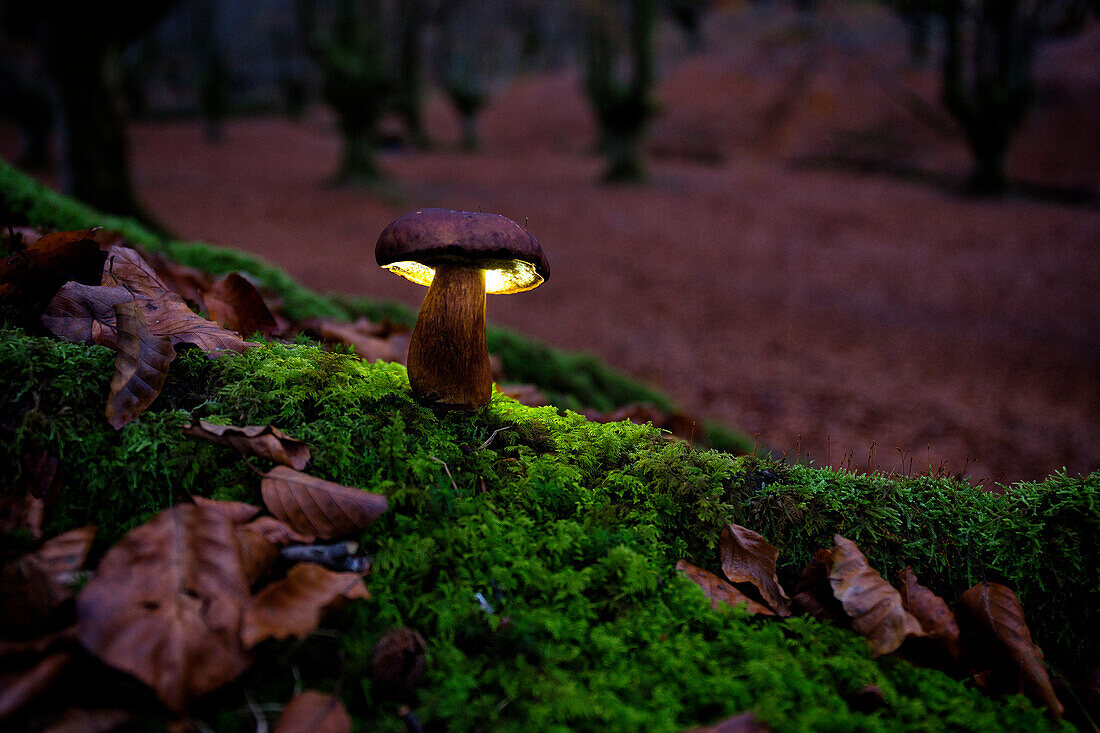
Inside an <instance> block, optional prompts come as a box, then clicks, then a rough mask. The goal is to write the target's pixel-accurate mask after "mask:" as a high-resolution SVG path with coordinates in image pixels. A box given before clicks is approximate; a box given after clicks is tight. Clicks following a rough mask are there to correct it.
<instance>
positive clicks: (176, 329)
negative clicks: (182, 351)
mask: <svg viewBox="0 0 1100 733" xmlns="http://www.w3.org/2000/svg"><path fill="white" fill-rule="evenodd" d="M102 284H103V285H104V286H105V287H113V286H122V287H124V288H125V289H126V290H127V291H128V292H130V293H132V294H133V295H134V296H135V297H136V299H137V300H138V302H140V303H141V306H142V309H143V310H144V311H145V318H146V321H147V322H148V323H149V328H150V329H151V330H152V331H153V333H155V334H157V335H158V336H167V337H169V338H171V339H172V343H177V344H178V343H187V344H191V345H193V346H197V347H198V348H200V349H202V350H203V351H204V352H206V353H207V354H209V355H210V356H211V357H218V356H221V355H222V354H225V353H228V352H241V351H244V350H245V349H248V348H250V347H252V346H255V344H254V343H251V342H249V341H245V340H244V339H242V338H241V336H240V334H237V333H234V332H233V331H229V330H226V329H224V328H222V327H221V326H219V325H218V324H216V323H214V322H213V321H208V320H207V319H205V318H203V317H202V316H200V315H198V314H196V313H194V312H193V311H192V310H191V309H190V308H188V307H187V303H185V302H184V300H183V298H182V297H180V295H179V294H178V293H174V292H172V291H171V290H169V289H168V288H167V286H165V284H164V283H163V282H161V280H160V278H158V277H157V274H156V272H155V271H154V270H153V268H152V267H151V266H150V265H149V263H147V262H146V261H145V260H144V259H142V257H141V255H140V254H138V253H137V252H136V251H135V250H132V249H130V248H129V247H114V248H112V249H111V252H110V255H109V256H108V258H107V262H106V263H104V265H103V281H102Z"/></svg>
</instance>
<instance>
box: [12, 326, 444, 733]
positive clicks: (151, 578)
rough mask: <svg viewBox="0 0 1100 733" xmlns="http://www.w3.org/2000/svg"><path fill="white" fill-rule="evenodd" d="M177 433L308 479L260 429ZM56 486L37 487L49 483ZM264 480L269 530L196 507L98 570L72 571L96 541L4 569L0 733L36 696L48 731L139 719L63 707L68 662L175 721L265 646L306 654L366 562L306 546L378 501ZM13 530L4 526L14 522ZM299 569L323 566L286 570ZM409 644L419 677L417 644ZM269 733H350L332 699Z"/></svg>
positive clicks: (87, 531) (377, 507) (314, 696)
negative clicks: (114, 678) (293, 644)
mask: <svg viewBox="0 0 1100 733" xmlns="http://www.w3.org/2000/svg"><path fill="white" fill-rule="evenodd" d="M124 319H125V316H124V317H122V318H120V322H121V321H124ZM122 331H123V328H122V326H121V325H120V327H119V332H120V334H121V333H122ZM186 432H187V434H188V435H191V436H192V437H195V438H197V439H200V440H208V441H210V442H213V443H217V444H221V445H225V446H226V447H229V448H233V449H236V450H238V451H240V452H241V453H242V454H245V455H253V456H262V457H265V458H269V459H271V460H274V461H275V462H277V463H280V464H291V465H293V466H297V467H298V468H305V466H306V465H307V464H308V462H309V460H310V452H309V447H308V446H306V445H305V444H304V443H302V442H301V441H298V440H295V439H294V438H291V437H290V436H287V435H285V434H284V433H282V432H281V431H279V430H278V429H277V428H274V427H271V426H244V427H233V426H225V425H213V424H210V423H203V422H197V423H195V424H193V425H191V426H189V427H188V428H187V429H186ZM39 463H41V461H39ZM47 465H48V464H47ZM52 475H53V474H50V473H48V471H47V474H40V475H38V476H37V479H36V480H37V481H39V482H43V481H45V482H51V481H52V480H53V479H52ZM261 481H262V484H263V487H262V492H261V493H262V495H263V498H264V503H265V507H266V508H267V510H268V511H270V512H271V513H272V514H274V515H275V516H269V515H264V516H260V515H261V513H262V511H263V509H262V508H261V507H256V506H252V505H249V504H245V503H242V502H232V501H215V500H212V499H206V498H203V497H194V501H193V503H181V504H178V505H176V506H174V507H172V508H170V509H167V510H165V511H163V512H161V513H159V514H157V515H156V516H155V517H153V518H152V519H151V520H149V521H148V522H146V523H145V524H142V525H141V526H139V527H137V528H135V529H134V530H132V531H131V532H130V533H128V534H127V535H126V536H125V537H123V538H122V539H121V540H120V541H119V542H118V543H117V544H115V545H114V546H113V547H111V548H110V549H109V550H108V551H107V552H106V554H104V555H103V557H102V559H101V560H100V561H99V563H98V565H97V566H96V567H95V568H94V570H93V569H86V568H84V563H85V560H86V559H87V557H88V554H89V551H90V549H91V546H92V541H93V539H94V536H95V528H94V527H85V528H82V529H76V530H72V531H70V532H66V533H65V534H62V535H59V536H57V537H54V538H51V539H49V540H47V541H45V542H43V543H42V544H40V545H39V546H38V547H37V548H35V549H33V550H32V551H29V552H25V553H23V554H22V555H19V556H16V557H10V558H8V559H6V561H4V562H3V564H2V565H0V578H2V579H3V586H2V591H0V639H2V640H0V726H3V724H4V721H5V720H7V719H10V718H12V717H13V716H14V715H16V714H18V713H20V712H21V711H24V710H25V709H27V708H28V707H30V706H32V705H34V704H35V703H36V702H38V701H41V700H45V699H46V698H47V697H48V698H49V699H50V701H51V703H50V705H49V706H48V707H45V708H43V707H42V706H39V709H38V710H37V712H35V713H34V714H33V715H34V716H38V717H33V719H34V721H35V723H36V724H42V725H43V726H44V727H47V726H48V725H58V726H60V725H62V724H65V723H66V721H67V720H68V719H69V718H72V717H74V716H76V717H77V718H79V720H78V721H77V722H79V724H80V726H83V727H80V728H79V729H82V730H95V729H98V728H96V727H94V726H95V725H97V723H95V721H96V720H100V719H102V721H103V722H104V726H105V727H104V728H103V729H104V730H106V729H109V728H108V727H106V726H107V724H108V723H109V724H110V725H118V724H120V723H122V722H125V721H126V720H127V719H128V718H129V717H130V716H131V714H136V713H137V712H138V711H137V710H133V711H131V710H127V709H119V708H117V707H112V708H110V709H107V708H104V709H83V708H79V707H77V706H76V705H75V704H74V705H72V706H69V705H66V698H65V694H66V690H67V688H66V687H65V685H63V684H62V682H61V681H62V680H63V679H64V677H65V674H66V671H67V670H68V669H69V668H70V667H71V666H74V665H76V663H77V660H83V661H81V666H82V667H83V666H85V665H87V664H89V663H91V664H101V665H105V666H106V667H109V668H111V669H113V670H116V671H117V672H122V673H125V674H126V675H129V676H130V677H133V678H134V679H136V680H139V681H140V682H141V683H143V684H144V685H146V686H147V687H148V688H149V689H150V690H151V692H152V694H153V695H155V697H156V699H158V700H159V702H160V703H161V704H162V705H163V706H164V708H166V709H167V710H168V711H170V712H171V713H173V714H175V715H178V716H181V719H185V716H186V715H187V713H188V711H189V710H190V709H191V708H192V707H193V705H194V704H195V703H196V701H198V700H200V699H201V698H202V697H203V696H205V695H207V694H208V693H210V692H212V691H214V690H216V689H218V688H220V687H222V686H224V685H226V684H229V683H230V682H232V681H233V680H235V679H237V678H238V677H239V676H240V675H241V674H242V673H243V672H244V671H245V670H247V669H248V668H249V667H250V666H251V665H252V663H253V659H254V650H255V649H256V648H257V647H258V646H259V645H261V644H262V643H263V642H264V641H266V640H268V639H286V638H289V637H294V638H298V639H306V638H307V637H309V636H310V635H311V634H312V633H313V632H314V631H315V630H316V629H317V628H318V626H319V625H320V623H321V621H322V618H323V616H324V615H325V614H326V613H327V612H329V611H330V610H332V609H335V608H338V607H340V606H341V605H344V604H346V603H348V602H352V601H356V600H364V599H368V598H369V597H370V595H369V593H368V592H367V588H366V585H365V584H364V582H363V574H364V573H365V572H367V571H368V570H369V561H368V562H362V561H363V560H366V558H365V557H364V556H362V555H358V554H356V552H355V550H357V545H356V544H355V543H348V542H345V543H340V544H338V545H335V546H325V545H315V544H314V542H315V541H316V539H317V538H323V539H332V538H335V537H339V536H344V535H348V534H351V533H353V532H357V531H359V530H361V529H363V528H364V527H366V526H367V525H368V524H370V523H371V522H373V521H374V520H375V519H377V518H378V517H379V516H381V514H383V513H384V512H385V511H386V510H387V509H388V505H387V501H386V498H385V497H384V496H381V495H379V494H374V493H371V492H368V491H363V490H360V489H354V488H351V487H347V486H343V485H340V484H337V483H333V482H331V481H325V480H322V479H319V478H316V477H313V476H310V475H308V474H305V473H302V472H301V471H299V470H295V469H294V468H291V467H290V466H288V465H278V466H276V467H275V468H274V469H272V470H271V471H269V472H268V473H267V474H265V475H264V476H263V478H262V480H261ZM28 495H30V494H28ZM9 521H10V522H12V526H13V527H14V526H15V525H14V523H15V522H16V521H17V518H16V516H15V515H14V514H13V515H12V516H11V517H9ZM18 521H23V522H27V523H28V524H27V525H26V526H27V527H29V526H31V525H30V524H29V523H31V522H34V523H37V524H36V526H39V527H40V522H41V519H40V517H36V516H35V513H34V512H24V513H23V515H22V518H21V519H20V520H18ZM332 548H335V549H336V550H337V552H332V551H330V550H331V549H332ZM311 555H316V556H317V557H319V558H323V559H325V562H326V564H327V565H328V566H329V567H323V566H322V565H321V564H317V563H315V562H308V561H307V562H300V561H298V558H299V557H310V556H311ZM333 565H336V566H340V565H343V566H344V567H343V568H341V567H337V568H336V569H332V566H333ZM82 584H83V587H82V588H80V589H79V592H77V589H78V587H80V586H81V585H82ZM412 633H413V634H414V635H415V638H416V639H419V643H420V645H421V646H420V647H419V648H420V651H421V657H420V664H421V666H422V664H423V655H422V652H423V639H420V637H419V635H416V634H415V632H412ZM89 658H91V659H92V660H93V661H90V662H89V661H88V659H89ZM105 677H106V678H108V679H109V678H110V676H109V675H108V676H105ZM86 684H91V685H93V686H94V685H95V684H96V683H95V681H92V682H89V683H86ZM414 684H415V681H414ZM86 697H87V694H85V695H84V696H83V698H86ZM139 697H140V696H139ZM83 698H82V699H83ZM89 716H90V717H89ZM310 721H313V723H310ZM307 724H308V725H307ZM303 725H306V726H307V727H302V726H303ZM310 726H318V727H310ZM47 729H48V728H47ZM276 730H288V731H294V730H334V731H335V730H350V719H349V718H348V715H347V712H346V711H345V710H344V709H343V706H342V705H340V703H339V702H338V701H337V700H336V699H335V698H333V697H331V696H328V695H324V694H322V693H317V692H306V693H302V694H301V695H299V696H298V697H296V698H295V699H294V700H292V701H291V702H290V704H288V705H287V706H286V708H285V710H284V711H283V715H282V717H281V718H280V720H279V722H278V723H277V726H276Z"/></svg>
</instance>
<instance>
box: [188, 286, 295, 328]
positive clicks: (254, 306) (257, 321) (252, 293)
mask: <svg viewBox="0 0 1100 733" xmlns="http://www.w3.org/2000/svg"><path fill="white" fill-rule="evenodd" d="M203 302H204V303H205V304H206V312H207V313H209V314H210V320H212V321H214V322H215V323H218V324H219V325H222V326H225V327H226V328H228V329H229V330H231V331H236V332H237V333H239V334H242V335H246V336H247V335H251V334H253V333H262V334H264V335H266V336H271V335H273V334H275V333H276V332H278V330H279V324H278V323H277V322H276V321H275V316H274V315H273V314H272V313H271V310H270V309H269V308H268V307H267V303H265V302H264V298H263V296H262V295H260V292H259V291H258V290H256V287H255V286H254V285H253V284H252V283H250V282H249V281H248V280H246V279H245V278H244V277H242V276H241V275H240V274H238V273H236V272H231V273H229V274H228V275H226V276H225V277H224V278H223V279H221V280H220V281H218V282H217V283H216V284H215V285H214V286H213V287H212V288H210V289H209V290H207V291H206V292H205V293H203Z"/></svg>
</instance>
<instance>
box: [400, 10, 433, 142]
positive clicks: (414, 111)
mask: <svg viewBox="0 0 1100 733" xmlns="http://www.w3.org/2000/svg"><path fill="white" fill-rule="evenodd" d="M425 11H426V9H425V7H424V3H423V0H399V2H398V3H397V23H398V33H397V35H398V43H399V44H400V46H399V49H398V56H399V62H398V76H397V80H396V82H397V83H396V84H395V87H394V108H395V109H396V111H397V113H398V114H399V115H400V116H401V119H402V121H403V122H404V124H405V131H406V132H407V133H408V136H409V140H410V141H411V142H412V144H413V145H415V146H416V147H419V148H426V147H428V145H429V140H428V136H427V133H426V132H425V131H424V121H423V117H422V115H421V112H420V99H421V91H422V90H421V87H422V86H423V84H422V81H423V80H422V77H423V73H422V71H421V65H422V64H421V61H422V58H423V54H422V50H421V45H422V44H421V40H422V38H423V36H424V28H425V24H426V21H427V18H428V14H427V12H425Z"/></svg>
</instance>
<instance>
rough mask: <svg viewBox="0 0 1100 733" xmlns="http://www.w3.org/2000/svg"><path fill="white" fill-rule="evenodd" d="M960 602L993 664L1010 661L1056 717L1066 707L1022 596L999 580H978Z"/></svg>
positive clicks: (1030, 689) (1031, 691)
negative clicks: (1035, 638) (1033, 632)
mask: <svg viewBox="0 0 1100 733" xmlns="http://www.w3.org/2000/svg"><path fill="white" fill-rule="evenodd" d="M959 603H960V605H961V607H962V609H963V611H965V613H966V617H967V618H968V619H969V620H970V621H971V622H972V623H973V625H974V628H975V630H976V631H977V632H978V634H979V635H980V637H981V638H982V640H983V641H984V642H985V644H986V647H987V649H988V650H989V652H990V654H991V655H992V656H993V660H991V661H993V662H994V664H995V665H996V664H998V663H1000V662H1001V661H1002V660H1004V661H1008V662H1010V663H1011V664H1012V665H1013V666H1014V667H1015V668H1016V669H1017V670H1019V672H1020V674H1022V675H1023V679H1024V687H1025V688H1026V689H1027V691H1028V692H1029V693H1030V694H1032V695H1033V696H1035V697H1036V698H1038V699H1039V700H1041V701H1042V702H1043V704H1044V705H1046V706H1047V707H1048V708H1049V709H1050V712H1051V713H1052V714H1053V715H1054V717H1055V718H1060V717H1062V713H1063V712H1064V711H1065V708H1064V707H1063V706H1062V703H1061V702H1060V701H1059V700H1058V696H1057V695H1056V694H1055V693H1054V688H1053V687H1052V686H1051V682H1050V675H1049V674H1047V669H1046V665H1045V663H1044V662H1043V650H1042V649H1040V648H1039V646H1038V645H1037V644H1036V643H1035V642H1034V641H1032V640H1031V630H1030V629H1029V628H1028V626H1027V623H1026V621H1025V620H1024V607H1023V606H1022V605H1021V604H1020V599H1019V598H1017V597H1016V594H1015V593H1013V592H1012V590H1011V589H1010V588H1008V587H1006V586H1003V585H1001V584H999V583H978V584H977V585H976V586H974V587H973V588H971V589H970V590H968V591H966V592H965V593H963V594H962V597H961V598H960V599H959Z"/></svg>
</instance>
